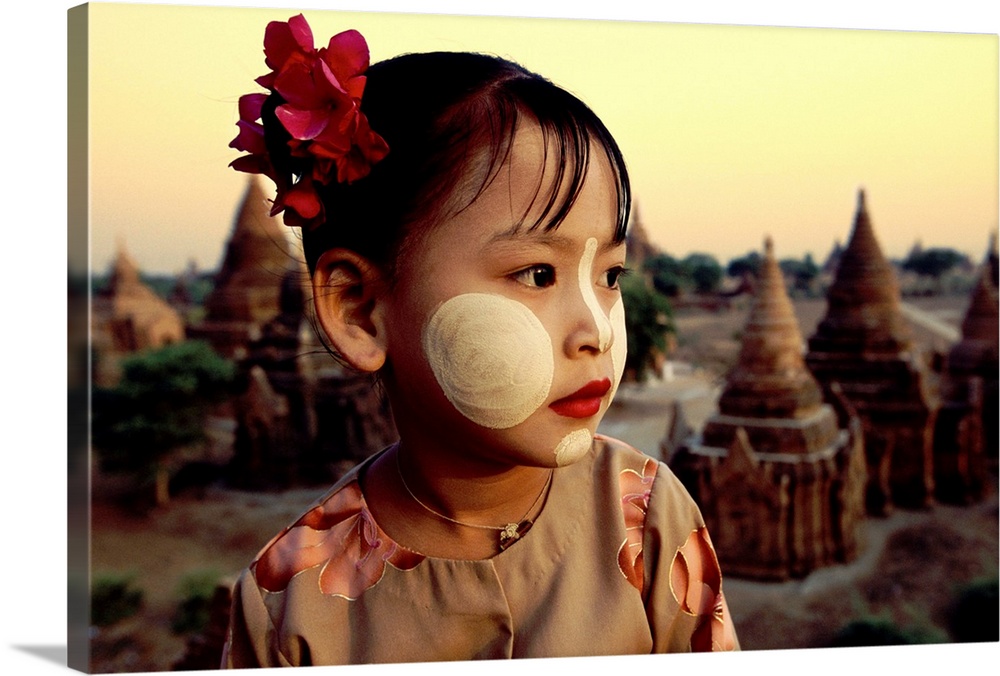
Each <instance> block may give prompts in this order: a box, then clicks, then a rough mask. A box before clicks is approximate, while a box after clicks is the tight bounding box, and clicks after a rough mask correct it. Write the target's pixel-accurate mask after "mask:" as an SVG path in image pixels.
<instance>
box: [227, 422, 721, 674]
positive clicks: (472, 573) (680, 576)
mask: <svg viewBox="0 0 1000 676" xmlns="http://www.w3.org/2000/svg"><path fill="white" fill-rule="evenodd" d="M370 462H371V460H370V459H369V460H368V461H366V462H365V463H362V464H361V465H360V466H359V467H357V468H355V469H354V470H352V471H351V472H350V473H348V474H347V475H346V476H344V477H343V478H342V479H341V480H340V481H339V482H338V483H337V485H336V486H334V487H333V489H331V490H330V492H329V493H327V494H326V495H325V496H324V497H323V498H321V499H320V501H319V502H318V504H317V505H316V506H315V507H313V508H312V509H310V510H309V511H308V512H306V514H305V515H303V516H302V517H301V518H300V519H299V520H298V521H296V522H295V523H294V524H293V525H292V526H290V527H288V528H286V529H285V530H284V531H283V532H282V533H280V534H279V535H278V536H276V537H275V538H274V539H273V540H272V541H271V542H270V543H269V544H268V545H267V546H266V547H264V549H263V550H262V551H261V553H260V554H258V555H257V558H256V559H255V560H254V561H253V563H251V564H250V566H249V568H248V569H247V570H246V571H244V572H243V575H242V576H241V577H240V579H239V581H238V582H237V584H236V587H235V589H234V594H233V611H232V615H231V621H230V628H229V636H228V640H227V642H226V648H225V651H224V654H223V664H222V666H223V667H226V668H247V667H258V666H260V667H272V666H291V665H327V664H358V663H389V662H397V663H398V662H430V661H438V660H470V659H495V658H510V657H563V656H585V655H623V654H638V653H650V652H676V651H702V650H733V649H738V647H739V646H738V641H737V638H736V633H735V630H734V628H733V625H732V621H731V619H730V616H729V610H728V608H727V607H726V602H725V599H724V597H723V594H722V577H721V573H720V571H719V565H718V562H717V560H716V556H715V551H714V549H713V548H712V543H711V540H710V539H709V536H708V532H707V531H706V529H705V525H704V521H703V520H702V518H701V514H700V512H699V511H698V508H697V506H696V505H695V503H694V502H693V501H692V499H691V498H690V496H689V495H688V493H687V491H686V490H685V489H684V487H683V486H682V485H681V484H680V482H679V481H678V480H677V478H676V477H675V476H674V475H673V473H672V472H671V471H670V470H669V468H667V466H666V465H664V464H662V463H658V462H656V461H655V460H653V459H652V458H649V457H647V456H645V455H643V454H641V453H640V452H639V451H637V450H635V449H633V448H632V447H630V446H627V445H626V444H623V443H622V442H620V441H616V440H614V439H610V438H607V437H603V436H600V435H598V436H597V437H596V440H595V443H594V445H593V448H592V449H591V452H590V453H589V454H588V455H587V456H586V457H584V458H583V459H582V460H580V461H579V462H577V463H575V464H573V465H570V466H568V467H563V468H559V469H557V470H556V471H555V473H554V476H553V480H552V486H551V489H550V492H549V496H548V498H547V500H546V502H545V506H544V509H543V510H542V512H541V514H540V515H539V517H538V518H537V519H536V521H535V523H534V525H533V526H532V527H531V530H529V531H528V532H527V533H526V534H525V535H524V536H523V537H522V538H521V539H520V540H518V541H517V542H515V543H514V544H513V545H511V546H510V547H509V548H508V549H507V550H505V551H503V552H501V553H500V554H498V555H496V556H494V557H492V558H490V559H485V560H475V561H462V560H452V559H442V558H434V557H427V556H422V555H421V554H419V553H417V552H414V551H412V550H408V549H404V548H403V547H401V546H399V545H398V544H396V543H395V542H393V541H392V540H390V539H389V537H388V536H387V535H386V534H385V533H384V532H383V531H382V529H381V528H379V526H378V524H377V523H375V521H374V520H373V519H372V516H371V514H370V512H369V511H368V508H367V506H366V504H365V498H364V496H363V495H362V493H361V490H360V488H359V484H358V475H359V473H360V472H362V471H364V467H365V466H366V465H367V464H368V463H370Z"/></svg>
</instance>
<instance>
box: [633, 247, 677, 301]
mask: <svg viewBox="0 0 1000 676" xmlns="http://www.w3.org/2000/svg"><path fill="white" fill-rule="evenodd" d="M643 269H644V270H645V271H647V272H649V273H650V275H651V276H652V279H653V288H654V289H656V291H658V292H659V293H661V294H663V295H664V296H667V297H669V298H676V297H677V296H678V295H680V292H681V289H682V288H683V287H684V286H686V284H687V271H686V270H685V269H684V266H683V265H681V263H680V261H678V260H677V259H676V258H674V257H673V256H671V255H669V254H665V253H661V254H657V255H655V256H653V257H651V258H649V259H648V260H647V261H646V264H645V266H644V268H643Z"/></svg>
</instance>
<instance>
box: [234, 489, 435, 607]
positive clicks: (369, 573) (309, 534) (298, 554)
mask: <svg viewBox="0 0 1000 676" xmlns="http://www.w3.org/2000/svg"><path fill="white" fill-rule="evenodd" d="M423 559H424V557H423V556H421V555H420V554H417V553H415V552H412V551H409V550H407V549H403V548H402V547H400V546H399V545H397V544H396V543H395V542H393V541H392V540H391V539H389V537H388V536H386V534H385V533H384V532H383V531H382V529H381V528H379V527H378V524H376V523H375V521H374V519H372V515H371V513H370V512H369V511H368V508H367V506H366V505H365V502H364V496H363V495H362V493H361V487H360V486H359V485H358V483H357V482H356V481H355V482H353V483H350V484H348V485H346V486H344V487H343V488H342V489H341V490H339V491H337V492H336V493H334V494H333V495H332V496H330V497H329V498H328V499H327V500H326V501H325V502H323V503H321V504H319V505H317V506H316V507H314V508H313V509H311V510H310V511H309V512H307V513H306V514H305V515H303V516H302V518H300V519H299V520H298V521H297V522H296V523H294V524H293V525H292V526H290V527H288V528H287V529H285V530H284V531H283V532H282V533H280V534H279V535H278V536H277V537H275V538H274V539H273V540H272V541H271V542H270V543H269V544H268V545H267V546H266V547H264V549H263V550H262V551H261V553H260V554H259V555H258V556H257V559H256V560H255V561H254V563H253V564H251V569H252V570H253V573H254V577H255V578H256V580H257V584H258V585H260V587H261V588H262V589H264V590H266V591H269V592H272V593H276V592H282V591H284V590H285V589H286V588H287V587H288V584H289V582H291V580H292V578H293V577H295V576H296V575H298V574H299V573H301V572H303V571H305V570H309V569H311V568H315V567H316V566H322V570H321V571H320V575H319V588H320V591H321V592H322V593H323V594H327V595H331V596H339V597H342V598H345V599H347V600H349V601H353V600H355V599H357V598H358V597H359V596H361V594H362V593H364V592H365V591H366V590H367V589H369V588H371V587H373V586H374V585H375V584H377V583H378V582H379V580H381V579H382V575H383V574H384V573H385V566H386V564H390V565H392V566H393V567H395V568H398V569H400V570H409V569H411V568H413V567H415V566H416V565H417V564H419V563H420V562H421V561H423Z"/></svg>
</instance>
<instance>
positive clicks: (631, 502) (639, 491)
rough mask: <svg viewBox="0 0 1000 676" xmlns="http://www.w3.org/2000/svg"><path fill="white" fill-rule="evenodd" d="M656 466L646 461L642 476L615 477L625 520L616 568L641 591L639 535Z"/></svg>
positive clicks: (632, 473) (628, 473) (631, 471)
mask: <svg viewBox="0 0 1000 676" xmlns="http://www.w3.org/2000/svg"><path fill="white" fill-rule="evenodd" d="M658 466H659V465H658V463H657V462H656V461H655V460H653V459H652V458H647V459H646V462H645V464H643V466H642V472H641V473H640V472H636V471H635V470H634V469H624V470H622V471H621V473H619V475H618V488H619V490H620V491H621V496H622V497H621V508H622V516H623V517H624V519H625V540H624V541H623V542H622V544H621V547H619V549H618V568H619V569H621V571H622V575H624V576H625V579H626V580H628V581H629V584H631V585H632V586H633V587H635V588H636V589H638V590H639V591H642V588H643V565H642V535H643V530H644V529H645V526H646V511H647V510H648V509H649V494H650V491H651V490H652V488H653V479H654V478H656V468H657V467H658Z"/></svg>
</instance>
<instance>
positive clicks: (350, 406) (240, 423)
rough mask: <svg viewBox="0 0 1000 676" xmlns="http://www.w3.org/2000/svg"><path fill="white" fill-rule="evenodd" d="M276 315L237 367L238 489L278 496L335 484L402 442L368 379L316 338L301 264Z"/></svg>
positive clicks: (289, 275)
mask: <svg viewBox="0 0 1000 676" xmlns="http://www.w3.org/2000/svg"><path fill="white" fill-rule="evenodd" d="M280 289H281V293H280V297H279V310H280V311H279V312H278V314H277V315H275V316H274V317H273V318H272V319H271V321H269V322H266V323H265V324H264V325H263V326H262V327H261V330H260V336H259V337H258V338H257V339H255V340H253V341H251V342H250V343H249V345H248V346H247V354H246V357H245V358H244V359H243V360H241V361H240V371H241V373H243V374H244V384H245V390H244V393H243V394H242V395H241V396H240V397H239V398H238V400H237V402H236V406H235V412H236V423H237V427H236V438H235V444H234V458H233V462H232V463H231V467H230V469H231V470H232V476H231V479H232V481H233V483H235V484H237V485H240V486H244V487H257V488H263V487H266V488H275V487H279V486H292V485H301V484H315V483H323V482H330V481H332V480H335V479H336V478H338V476H339V474H340V473H341V472H342V470H343V468H344V467H345V466H349V465H352V464H354V463H356V462H358V461H359V460H362V459H364V458H366V457H367V456H368V455H370V454H371V453H373V452H374V451H377V450H379V449H381V448H383V447H385V446H387V445H388V444H389V443H391V442H393V441H395V440H396V439H397V438H398V435H397V433H396V428H395V424H394V422H393V419H392V415H391V412H390V411H389V408H388V403H387V402H386V401H385V400H384V399H383V398H382V397H380V396H379V393H378V392H377V390H376V389H375V387H374V384H373V381H372V378H371V376H370V375H369V374H362V373H358V372H355V371H353V370H352V369H349V368H347V367H344V366H342V365H341V364H340V363H338V362H337V361H336V360H335V358H334V357H333V356H332V355H330V354H329V353H328V352H327V350H326V348H325V347H324V346H323V344H322V343H321V342H320V341H319V339H318V338H317V333H316V331H317V330H318V329H317V327H316V326H315V322H314V321H313V320H312V313H311V308H312V303H311V300H312V286H311V284H310V283H309V274H308V271H307V269H306V266H305V263H304V262H303V261H302V260H301V259H300V260H299V261H298V262H297V264H296V266H295V267H294V268H291V269H289V270H288V271H287V272H286V274H285V275H284V278H283V279H282V283H281V285H280Z"/></svg>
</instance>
